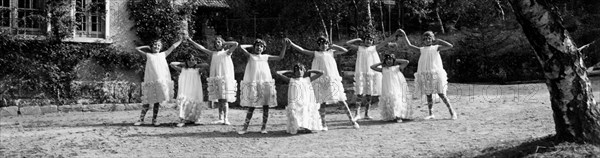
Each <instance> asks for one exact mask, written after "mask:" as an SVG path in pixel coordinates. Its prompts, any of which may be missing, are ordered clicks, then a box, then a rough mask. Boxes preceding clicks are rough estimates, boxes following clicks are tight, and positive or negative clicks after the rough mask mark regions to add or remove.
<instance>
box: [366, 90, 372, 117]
mask: <svg viewBox="0 0 600 158" xmlns="http://www.w3.org/2000/svg"><path fill="white" fill-rule="evenodd" d="M371 97H372V96H371V95H367V96H365V104H366V105H365V119H372V118H371V116H369V109H371Z"/></svg>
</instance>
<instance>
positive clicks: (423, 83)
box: [415, 45, 448, 97]
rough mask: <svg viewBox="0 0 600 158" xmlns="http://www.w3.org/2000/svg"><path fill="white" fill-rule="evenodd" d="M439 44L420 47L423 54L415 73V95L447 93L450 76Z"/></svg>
mask: <svg viewBox="0 0 600 158" xmlns="http://www.w3.org/2000/svg"><path fill="white" fill-rule="evenodd" d="M438 48H439V45H434V46H428V47H420V48H419V49H420V52H421V56H420V57H419V64H418V67H417V72H416V73H415V95H417V97H422V96H423V95H429V94H438V93H442V94H446V89H447V88H448V76H447V74H446V70H444V66H443V65H442V58H441V57H440V52H439V51H438Z"/></svg>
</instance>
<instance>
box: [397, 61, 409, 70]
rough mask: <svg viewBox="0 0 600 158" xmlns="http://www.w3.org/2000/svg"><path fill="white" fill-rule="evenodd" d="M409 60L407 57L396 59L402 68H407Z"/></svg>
mask: <svg viewBox="0 0 600 158" xmlns="http://www.w3.org/2000/svg"><path fill="white" fill-rule="evenodd" d="M408 63H409V61H408V60H406V59H397V60H396V64H397V65H400V70H402V69H404V68H406V66H408Z"/></svg>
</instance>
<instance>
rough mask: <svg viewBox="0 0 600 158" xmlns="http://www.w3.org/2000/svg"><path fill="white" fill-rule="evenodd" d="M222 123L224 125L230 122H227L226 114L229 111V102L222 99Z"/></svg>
mask: <svg viewBox="0 0 600 158" xmlns="http://www.w3.org/2000/svg"><path fill="white" fill-rule="evenodd" d="M222 105H223V124H224V125H230V124H231V123H229V119H228V118H227V114H228V113H229V103H228V102H227V101H225V100H223V104H222Z"/></svg>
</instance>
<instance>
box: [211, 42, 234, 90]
mask: <svg viewBox="0 0 600 158" xmlns="http://www.w3.org/2000/svg"><path fill="white" fill-rule="evenodd" d="M206 80H207V82H208V88H207V90H208V100H210V101H218V100H219V99H225V100H227V102H235V100H236V98H235V95H236V91H237V82H236V81H235V76H234V72H233V62H232V61H231V54H227V51H218V52H215V53H213V55H212V59H211V61H210V75H209V77H208V79H206Z"/></svg>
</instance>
